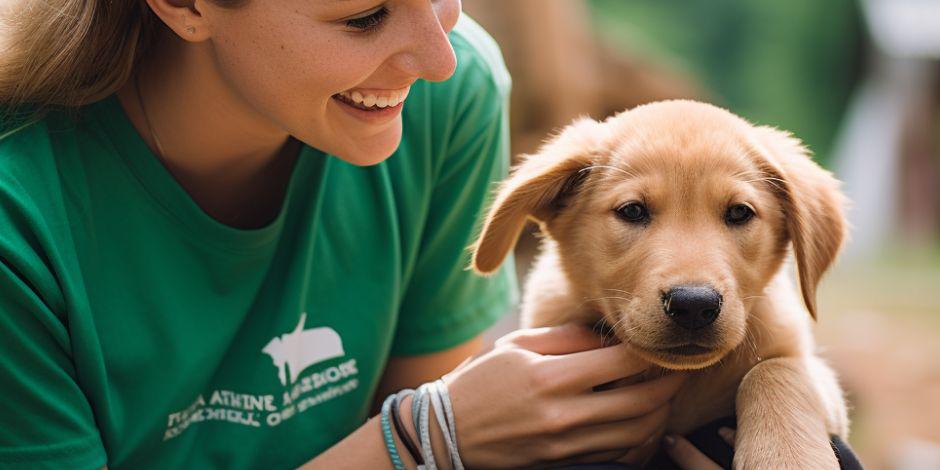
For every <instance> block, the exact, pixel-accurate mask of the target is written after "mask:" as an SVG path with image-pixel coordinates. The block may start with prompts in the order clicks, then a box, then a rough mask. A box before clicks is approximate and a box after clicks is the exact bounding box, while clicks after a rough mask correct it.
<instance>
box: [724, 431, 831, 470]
mask: <svg viewBox="0 0 940 470" xmlns="http://www.w3.org/2000/svg"><path fill="white" fill-rule="evenodd" d="M732 467H733V468H734V469H735V470H755V469H760V470H763V469H768V470H774V469H780V470H793V469H814V470H816V469H819V470H828V469H832V470H838V469H839V460H838V459H837V458H836V454H835V451H833V450H832V446H830V445H829V441H825V442H819V441H818V440H813V441H805V442H796V441H794V440H793V439H792V436H790V438H789V439H788V438H786V437H783V436H781V438H779V439H775V438H774V437H773V436H762V437H760V438H759V439H747V438H744V437H743V436H741V435H740V434H739V435H738V437H737V442H736V443H735V451H734V461H733V462H732Z"/></svg>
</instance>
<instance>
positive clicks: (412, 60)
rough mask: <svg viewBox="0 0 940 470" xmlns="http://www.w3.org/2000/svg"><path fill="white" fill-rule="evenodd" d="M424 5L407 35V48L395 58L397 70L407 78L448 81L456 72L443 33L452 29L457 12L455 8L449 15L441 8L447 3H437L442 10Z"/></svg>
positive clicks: (448, 45)
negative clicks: (403, 71) (399, 69)
mask: <svg viewBox="0 0 940 470" xmlns="http://www.w3.org/2000/svg"><path fill="white" fill-rule="evenodd" d="M427 3H428V4H427V7H426V8H423V9H422V12H421V14H420V17H418V18H416V23H415V25H414V26H415V27H414V29H413V30H412V31H411V34H409V41H408V47H407V48H406V50H404V51H403V52H402V53H401V54H399V57H398V62H399V65H398V66H399V68H401V69H403V70H405V71H407V72H408V73H409V74H410V75H414V76H418V77H420V78H423V79H425V80H427V81H430V82H440V81H444V80H447V79H448V78H450V76H451V75H453V74H454V70H455V69H456V68H457V57H456V56H455V55H454V48H453V47H451V45H450V40H449V39H448V38H447V31H448V30H450V29H451V28H452V27H453V24H454V23H455V22H456V16H458V15H459V14H460V10H459V6H458V7H457V10H456V11H450V8H452V7H449V6H444V5H443V4H447V3H450V2H440V4H442V5H441V6H442V8H434V7H432V5H431V2H427ZM458 5H459V3H458ZM445 28H446V29H445Z"/></svg>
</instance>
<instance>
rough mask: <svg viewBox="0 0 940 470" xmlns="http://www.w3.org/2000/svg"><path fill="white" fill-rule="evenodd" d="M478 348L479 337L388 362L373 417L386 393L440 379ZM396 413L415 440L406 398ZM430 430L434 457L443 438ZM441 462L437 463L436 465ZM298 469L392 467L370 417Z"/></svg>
mask: <svg viewBox="0 0 940 470" xmlns="http://www.w3.org/2000/svg"><path fill="white" fill-rule="evenodd" d="M482 346H483V338H482V337H480V336H478V337H476V338H473V339H471V340H469V341H466V342H464V343H462V344H460V345H457V346H456V347H453V348H450V349H447V350H444V351H439V352H435V353H431V354H424V355H420V356H404V357H395V358H392V359H390V360H389V362H388V366H387V367H386V368H385V373H384V374H383V376H382V380H381V382H380V383H379V388H378V392H377V393H376V396H375V400H374V406H373V414H376V413H378V410H379V407H380V406H381V403H382V401H384V400H385V397H387V396H388V395H389V394H390V393H393V392H396V391H398V390H401V389H403V388H416V387H418V386H419V385H421V384H423V383H425V382H430V381H432V380H435V379H438V378H440V377H441V376H443V375H444V374H446V373H448V372H450V371H452V370H454V369H455V368H456V367H457V366H458V365H460V363H461V362H463V361H464V360H465V359H467V358H468V357H470V356H472V355H474V354H476V353H477V352H479V351H480V349H482ZM400 410H401V413H402V421H403V423H404V424H405V427H406V428H408V432H409V433H410V434H411V436H412V439H415V437H416V433H415V432H414V429H413V428H412V426H411V422H412V420H411V397H408V398H406V399H405V400H404V401H403V402H402V403H401V407H400ZM431 413H432V417H431V420H432V421H433V420H434V418H433V410H432V411H431ZM431 430H432V436H431V437H432V439H431V442H432V444H433V446H434V453H435V455H439V456H440V455H446V453H447V450H446V447H444V445H443V437H442V436H441V434H440V433H439V432H437V429H436V428H435V427H434V426H432V427H431ZM393 434H394V433H393ZM395 443H396V445H397V446H398V449H399V451H400V453H401V454H402V459H403V460H404V461H405V462H406V464H407V465H408V466H409V467H413V466H414V462H412V460H411V459H410V458H409V457H408V456H407V455H406V454H407V452H405V446H404V444H402V442H401V440H400V439H399V438H398V436H397V435H395ZM441 460H444V459H441ZM444 463H445V462H440V464H444ZM302 468H303V469H306V470H315V469H321V468H322V469H335V468H376V469H378V468H392V465H391V461H390V460H389V457H388V452H387V451H386V450H385V441H384V439H383V437H382V428H381V425H380V422H379V420H378V419H377V418H376V417H375V416H373V417H372V418H371V419H369V421H368V422H366V424H364V425H363V426H361V427H360V428H359V429H357V430H356V431H355V432H353V433H352V434H350V435H349V436H347V437H346V438H345V439H343V440H342V441H340V442H339V443H337V444H336V445H334V446H333V447H331V448H329V449H328V450H327V451H326V452H324V453H323V454H321V455H319V456H317V458H315V459H313V460H311V461H310V462H308V463H307V464H306V465H304V466H303V467H302ZM444 468H446V467H444Z"/></svg>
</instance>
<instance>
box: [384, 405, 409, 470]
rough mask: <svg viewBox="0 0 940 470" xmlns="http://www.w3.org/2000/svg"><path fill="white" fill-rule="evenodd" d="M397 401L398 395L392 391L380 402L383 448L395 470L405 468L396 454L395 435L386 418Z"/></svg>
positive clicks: (403, 469)
mask: <svg viewBox="0 0 940 470" xmlns="http://www.w3.org/2000/svg"><path fill="white" fill-rule="evenodd" d="M397 402H398V395H397V394H395V393H393V394H391V395H389V396H388V398H386V399H385V401H384V402H383V403H382V417H381V420H382V435H383V436H384V437H385V449H386V450H388V458H389V459H391V460H392V467H395V470H405V464H403V463H402V462H401V456H399V455H398V447H396V446H395V437H394V436H392V423H391V422H390V421H389V419H388V414H389V413H390V412H391V411H392V407H393V406H398V403H397Z"/></svg>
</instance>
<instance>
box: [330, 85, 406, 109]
mask: <svg viewBox="0 0 940 470" xmlns="http://www.w3.org/2000/svg"><path fill="white" fill-rule="evenodd" d="M408 90H409V89H408V88H405V89H403V90H399V91H393V92H391V94H390V95H385V96H379V95H373V94H369V95H363V94H362V93H361V92H358V91H354V92H352V93H350V92H348V91H343V92H340V95H343V96H344V97H346V98H348V99H350V100H352V101H353V102H355V103H358V104H361V105H363V106H366V107H372V106H376V107H378V108H388V107H394V106H398V105H399V104H400V103H401V102H402V101H405V98H406V97H407V96H408Z"/></svg>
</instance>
